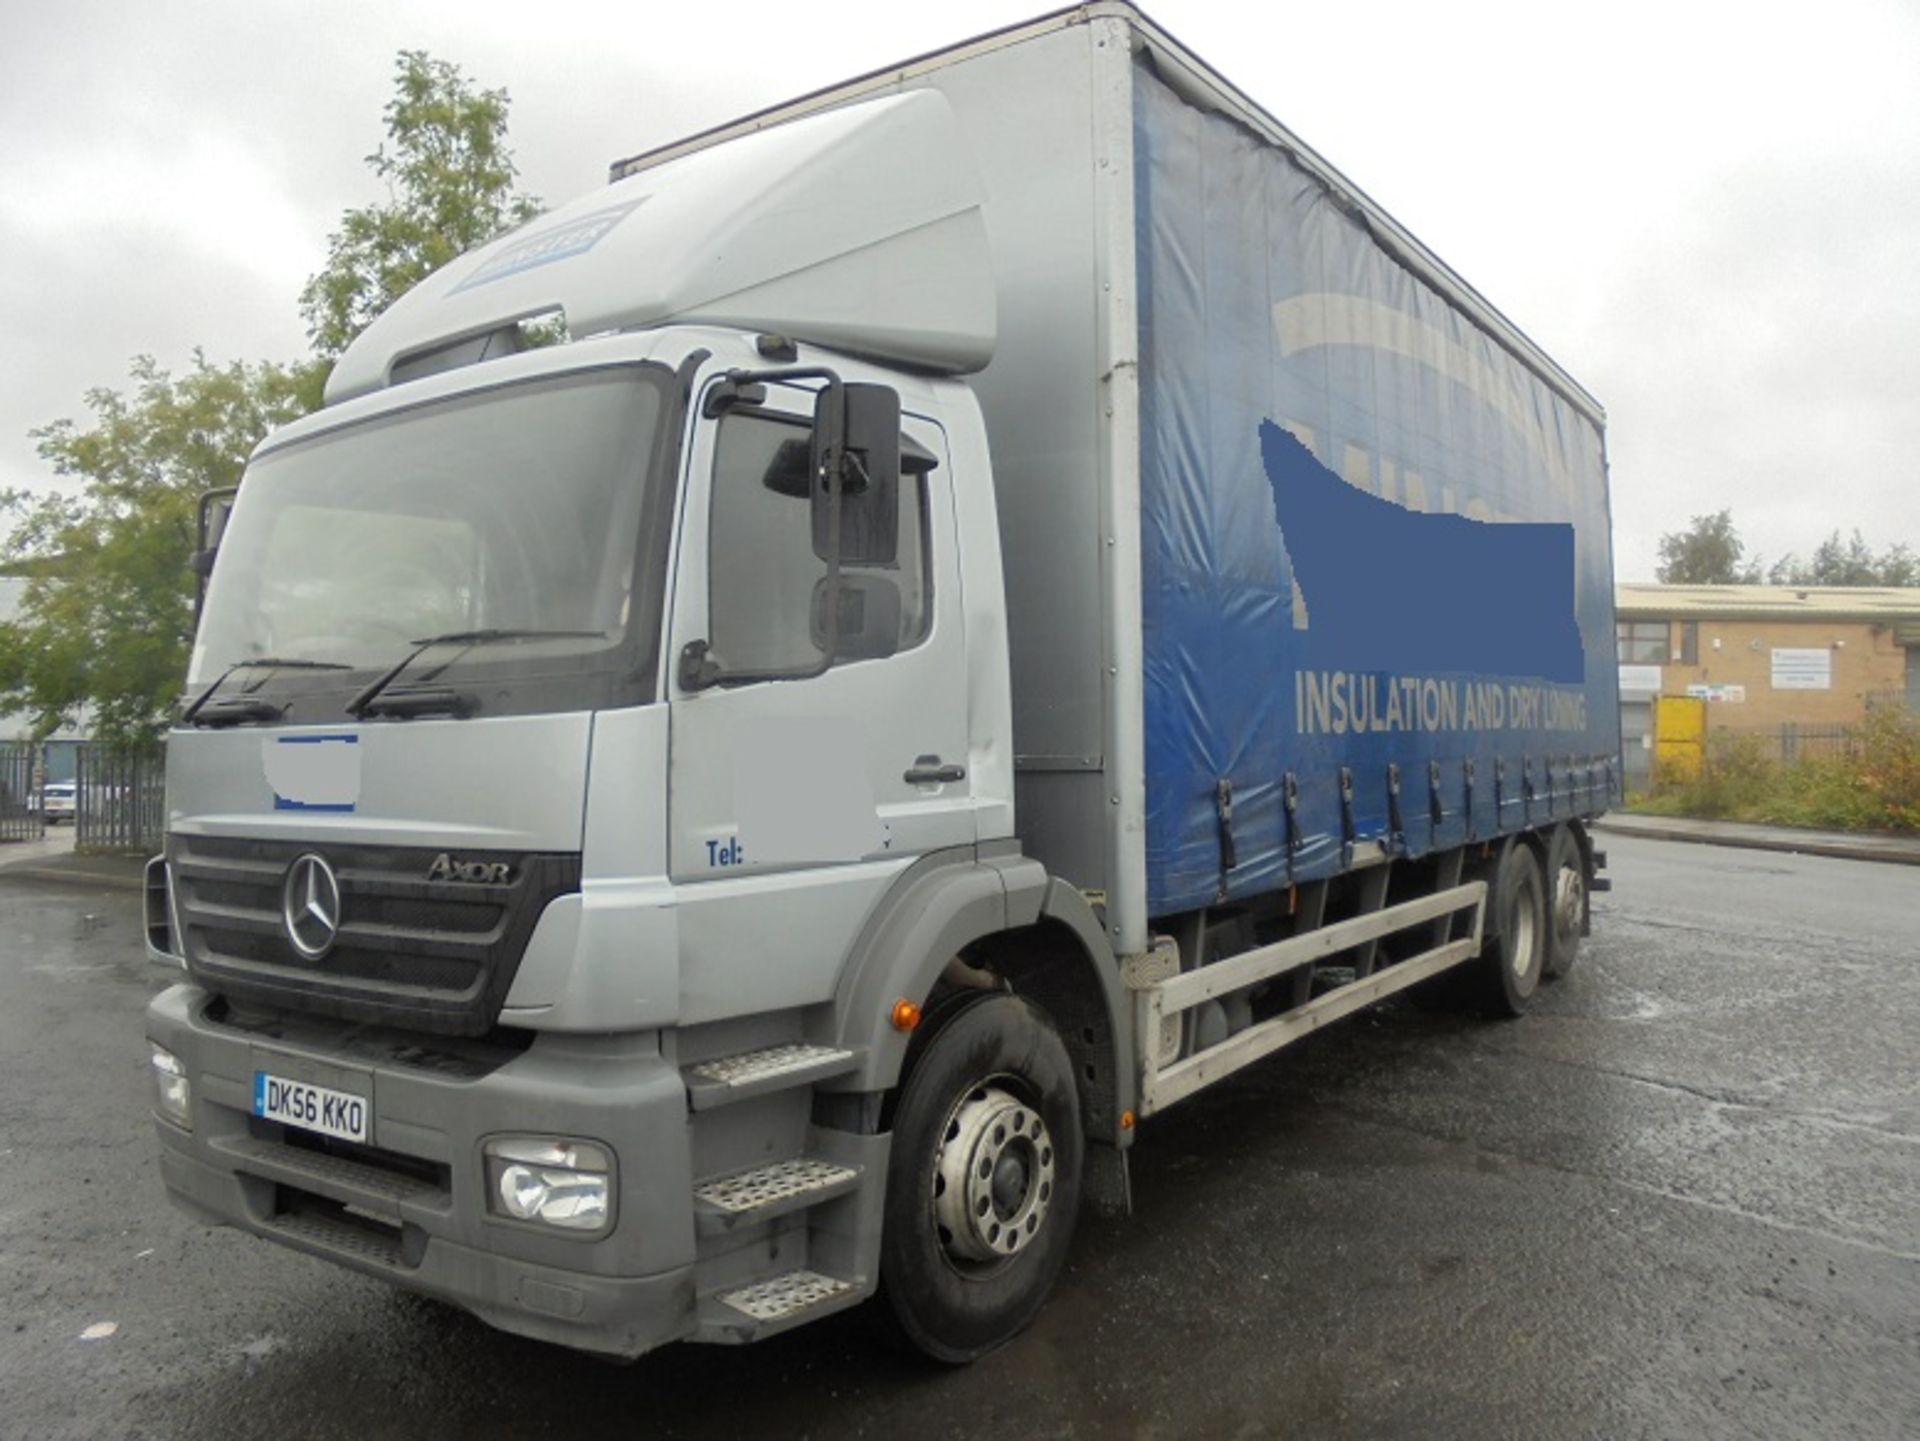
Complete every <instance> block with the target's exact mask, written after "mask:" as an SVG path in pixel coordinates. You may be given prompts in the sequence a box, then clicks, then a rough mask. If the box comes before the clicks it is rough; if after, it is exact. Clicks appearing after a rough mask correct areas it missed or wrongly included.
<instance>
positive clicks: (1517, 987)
mask: <svg viewBox="0 0 1920 1441" xmlns="http://www.w3.org/2000/svg"><path fill="white" fill-rule="evenodd" d="M1484 936H1485V941H1484V944H1483V945H1482V947H1481V951H1480V960H1479V962H1478V970H1479V976H1478V981H1479V985H1478V990H1479V992H1480V1002H1481V1006H1482V1008H1483V1009H1484V1010H1486V1011H1487V1012H1488V1013H1489V1014H1491V1015H1496V1016H1517V1015H1520V1014H1521V1013H1522V1012H1524V1011H1525V1010H1526V1008H1527V1002H1529V1001H1530V1000H1532V999H1533V993H1534V992H1535V991H1536V990H1538V989H1539V988H1540V975H1541V972H1542V971H1543V970H1544V969H1545V968H1546V958H1547V895H1546V883H1545V882H1544V881H1543V880H1542V879H1541V875H1540V862H1539V860H1538V859H1537V858H1536V857H1535V856H1534V853H1533V847H1532V846H1530V845H1528V844H1527V843H1526V842H1525V841H1523V840H1519V839H1514V840H1511V841H1509V842H1508V843H1507V847H1506V850H1505V851H1504V852H1502V854H1501V856H1500V861H1499V864H1498V865H1497V866H1496V867H1495V868H1494V873H1493V885H1492V888H1491V889H1490V890H1489V891H1488V893H1487V918H1486V924H1485V927H1484Z"/></svg>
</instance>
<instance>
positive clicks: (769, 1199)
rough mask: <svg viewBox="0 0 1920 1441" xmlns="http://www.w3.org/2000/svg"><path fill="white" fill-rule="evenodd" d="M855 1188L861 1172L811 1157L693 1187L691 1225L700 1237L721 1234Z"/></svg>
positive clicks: (776, 1162)
mask: <svg viewBox="0 0 1920 1441" xmlns="http://www.w3.org/2000/svg"><path fill="white" fill-rule="evenodd" d="M859 1184H860V1172H859V1171H858V1170H857V1169H855V1168H854V1167H851V1166H836V1165H835V1164H834V1163H833V1162H831V1161H822V1160H817V1159H815V1158H813V1157H811V1156H802V1157H800V1158H799V1159H797V1160H792V1161H775V1162H774V1163H773V1164H772V1165H768V1166H758V1167H755V1168H754V1169H753V1170H751V1171H736V1172H735V1173H733V1174H732V1175H730V1176H716V1177H714V1178H713V1179H711V1180H706V1181H702V1182H700V1183H699V1184H698V1185H696V1186H695V1187H694V1188H693V1198H694V1212H693V1214H694V1226H695V1229H696V1230H697V1231H698V1232H699V1234H700V1235H702V1236H720V1235H725V1234H727V1233H728V1232H731V1231H733V1230H735V1229H736V1228H737V1227H740V1226H748V1225H752V1224H754V1223H756V1222H759V1221H768V1220H772V1219H773V1218H774V1217H776V1216H784V1215H786V1214H787V1213H788V1212H790V1211H798V1210H803V1209H804V1208H806V1207H808V1206H817V1205H819V1204H821V1203H822V1202H823V1201H831V1200H833V1199H835V1198H836V1197H839V1196H844V1195H846V1194H847V1193H848V1192H849V1191H851V1190H853V1189H854V1187H856V1186H858V1185H859Z"/></svg>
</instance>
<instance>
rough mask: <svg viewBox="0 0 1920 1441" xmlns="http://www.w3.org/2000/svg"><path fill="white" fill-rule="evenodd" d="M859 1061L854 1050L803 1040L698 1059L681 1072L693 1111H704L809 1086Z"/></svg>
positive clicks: (846, 1069)
mask: <svg viewBox="0 0 1920 1441" xmlns="http://www.w3.org/2000/svg"><path fill="white" fill-rule="evenodd" d="M859 1064H860V1056H859V1053H858V1052H856V1051H848V1050H842V1049H840V1048H839V1047H836V1046H813V1045H807V1044H805V1043H803V1042H799V1043H794V1044H791V1045H785V1046H769V1047H767V1048H766V1049H765V1050H761V1051H743V1052H742V1053H740V1054H739V1055H737V1056H721V1057H719V1058H717V1059H715V1060H711V1061H697V1062H695V1063H694V1064H693V1065H691V1066H688V1067H686V1068H685V1069H684V1070H683V1071H682V1072H681V1075H682V1076H683V1078H684V1079H685V1081H686V1083H687V1104H688V1106H689V1107H690V1108H691V1109H693V1110H695V1111H705V1110H710V1109H712V1108H713V1107H715V1106H724V1105H727V1104H729V1103H730V1102H733V1101H744V1100H747V1099H749V1098H751V1097H753V1096H764V1095H766V1094H767V1093H768V1092H769V1091H784V1090H787V1089H788V1088H789V1087H793V1086H805V1085H811V1084H812V1083H813V1082H815V1081H823V1080H825V1079H827V1078H828V1077H829V1076H843V1075H845V1074H846V1073H847V1072H848V1071H851V1070H854V1069H855V1068H857V1067H858V1066H859Z"/></svg>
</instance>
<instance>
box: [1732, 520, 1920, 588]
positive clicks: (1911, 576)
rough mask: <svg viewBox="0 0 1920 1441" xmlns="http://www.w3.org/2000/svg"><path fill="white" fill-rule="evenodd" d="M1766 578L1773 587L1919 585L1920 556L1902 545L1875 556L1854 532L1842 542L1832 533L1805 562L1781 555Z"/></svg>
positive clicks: (1798, 558)
mask: <svg viewBox="0 0 1920 1441" xmlns="http://www.w3.org/2000/svg"><path fill="white" fill-rule="evenodd" d="M1767 579H1768V580H1770V581H1772V582H1773V583H1774V584H1775V585H1920V557H1916V556H1915V555H1914V553H1913V550H1912V549H1911V548H1910V547H1908V546H1906V545H1903V544H1895V545H1890V546H1888V547H1887V548H1886V549H1885V550H1884V551H1882V552H1881V553H1880V554H1878V555H1875V554H1874V553H1873V550H1872V548H1871V547H1870V546H1868V544H1867V542H1866V538H1865V537H1864V536H1862V535H1861V534H1860V532H1859V531H1858V530H1855V531H1854V533H1853V534H1852V535H1851V536H1849V537H1848V538H1847V539H1845V540H1842V539H1841V538H1840V532H1839V531H1837V530H1836V531H1834V532H1833V533H1832V534H1831V535H1829V536H1828V537H1827V538H1826V539H1825V540H1823V541H1821V542H1820V544H1819V545H1818V546H1816V547H1815V548H1814V552H1813V555H1812V556H1811V557H1810V558H1808V559H1807V560H1801V559H1800V557H1799V556H1797V555H1785V556H1782V557H1781V558H1780V559H1779V560H1778V561H1777V562H1775V563H1774V566H1773V569H1772V570H1770V571H1768V572H1767Z"/></svg>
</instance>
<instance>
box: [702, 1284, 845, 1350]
mask: <svg viewBox="0 0 1920 1441" xmlns="http://www.w3.org/2000/svg"><path fill="white" fill-rule="evenodd" d="M865 1295H866V1292H865V1291H864V1290H863V1289H862V1288H861V1287H859V1286H856V1285H855V1284H854V1283H853V1282H851V1281H843V1280H841V1279H840V1278H839V1277H837V1276H823V1275H821V1274H820V1273H819V1272H818V1271H808V1270H805V1269H802V1270H797V1271H787V1272H785V1273H783V1274H781V1275H778V1276H774V1277H771V1278H769V1279H767V1280H765V1281H756V1282H754V1283H753V1284H752V1285H750V1286H742V1287H739V1288H738V1289H736V1290H732V1291H723V1292H720V1293H719V1294H717V1295H712V1296H707V1297H704V1298H702V1300H701V1303H700V1330H699V1334H698V1339H699V1340H703V1341H721V1342H734V1343H743V1342H747V1341H758V1340H760V1339H761V1338H762V1337H764V1336H771V1335H774V1334H775V1333H776V1332H780V1331H786V1330H790V1329H791V1328H793V1327H795V1326H798V1325H800V1324H802V1323H803V1322H806V1321H813V1320H816V1319H818V1318H819V1317H821V1316H828V1315H831V1314H833V1313H834V1312H835V1311H844V1310H846V1309H847V1308H848V1307H849V1306H853V1305H855V1304H857V1303H858V1302H859V1301H861V1300H862V1299H863V1298H864V1297H865Z"/></svg>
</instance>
